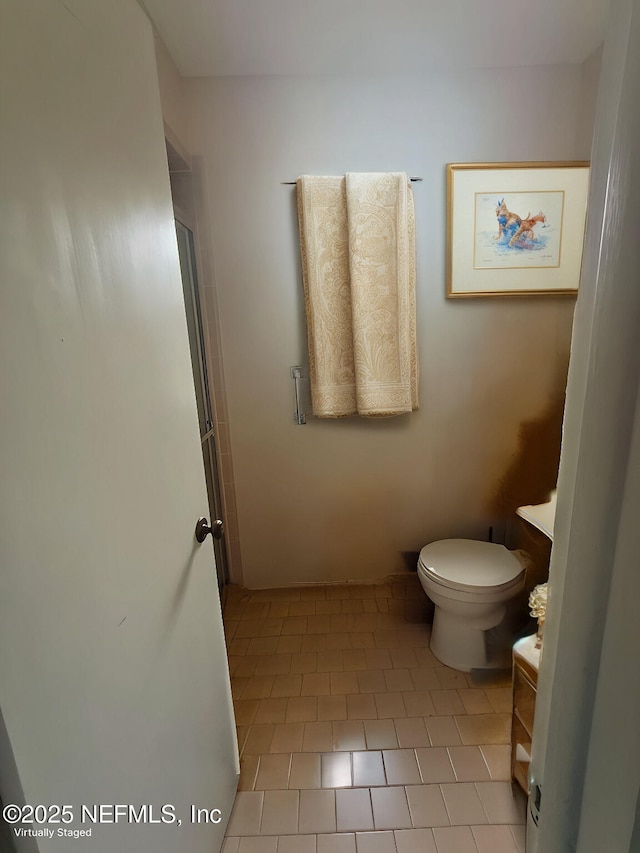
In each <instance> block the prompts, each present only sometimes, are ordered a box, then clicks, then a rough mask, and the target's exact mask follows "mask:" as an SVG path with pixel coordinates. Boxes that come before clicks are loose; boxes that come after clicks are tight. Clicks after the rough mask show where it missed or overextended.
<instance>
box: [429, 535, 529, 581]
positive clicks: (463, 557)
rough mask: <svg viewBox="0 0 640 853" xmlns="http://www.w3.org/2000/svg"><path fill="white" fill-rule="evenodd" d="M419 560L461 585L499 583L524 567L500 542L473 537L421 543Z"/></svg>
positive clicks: (440, 575)
mask: <svg viewBox="0 0 640 853" xmlns="http://www.w3.org/2000/svg"><path fill="white" fill-rule="evenodd" d="M420 562H421V563H422V565H423V566H424V567H425V568H426V569H428V570H429V572H431V573H432V574H433V575H435V576H436V577H441V578H442V579H443V580H449V581H453V582H454V583H457V584H458V583H459V584H464V585H465V586H500V585H502V584H505V583H508V582H509V581H512V580H514V579H515V578H517V577H518V575H519V574H521V572H523V571H524V569H523V567H522V565H521V563H520V561H519V560H518V559H517V557H515V556H514V555H513V554H512V553H511V551H509V550H507V548H505V547H504V545H497V544H496V543H494V542H481V541H479V540H477V539H441V540H439V541H438V542H432V543H431V544H430V545H425V546H424V548H423V549H422V551H420Z"/></svg>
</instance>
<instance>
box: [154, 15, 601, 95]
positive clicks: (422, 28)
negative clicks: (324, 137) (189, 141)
mask: <svg viewBox="0 0 640 853" xmlns="http://www.w3.org/2000/svg"><path fill="white" fill-rule="evenodd" d="M139 2H140V3H141V5H143V6H144V7H145V8H146V10H147V12H148V14H149V16H150V17H151V19H152V21H153V22H154V24H155V26H156V28H157V30H158V32H159V34H160V37H161V38H162V40H163V41H164V43H165V44H166V46H167V48H168V49H169V52H170V53H171V55H172V57H173V59H174V62H175V63H176V65H177V67H178V70H179V71H180V73H181V74H182V75H183V76H185V77H210V76H229V75H265V74H414V73H420V72H423V71H429V70H433V69H434V68H441V67H445V68H447V69H451V68H454V67H465V68H470V67H472V68H483V67H509V66H523V65H525V66H526V65H551V64H557V63H580V62H583V61H584V60H585V59H586V58H587V57H588V56H589V55H590V54H591V53H593V51H594V50H596V48H597V47H598V46H599V45H600V44H601V43H602V41H603V39H604V35H605V30H606V21H607V15H608V7H609V0H438V1H436V0H139ZM531 85H532V86H535V78H532V79H531Z"/></svg>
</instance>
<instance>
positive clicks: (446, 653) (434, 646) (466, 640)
mask: <svg viewBox="0 0 640 853" xmlns="http://www.w3.org/2000/svg"><path fill="white" fill-rule="evenodd" d="M489 634H492V636H491V637H489V636H488V635H489ZM495 639H496V638H495V636H494V631H488V630H486V629H482V628H476V627H473V626H470V625H469V620H468V619H465V618H464V617H463V618H456V616H455V615H454V614H451V613H446V612H443V611H442V610H441V609H440V608H439V607H436V608H435V612H434V614H433V628H432V631H431V643H430V645H431V651H432V652H433V653H434V655H435V656H436V657H437V658H438V660H439V661H440V662H441V663H443V664H445V666H449V667H451V668H452V669H457V670H460V671H461V672H471V670H473V669H502V668H504V667H507V666H509V665H510V661H511V657H510V648H507V647H505V645H504V642H500V643H496V642H495ZM492 640H493V641H494V642H491V641H492Z"/></svg>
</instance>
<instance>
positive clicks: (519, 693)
mask: <svg viewBox="0 0 640 853" xmlns="http://www.w3.org/2000/svg"><path fill="white" fill-rule="evenodd" d="M535 706H536V688H535V687H534V686H533V684H531V682H530V681H529V679H528V678H527V677H526V676H525V675H524V673H523V672H522V670H521V669H519V668H518V667H517V666H516V667H515V669H514V673H513V710H514V713H515V714H517V716H518V718H519V719H520V721H521V722H522V725H523V726H524V727H525V729H526V730H527V732H528V733H529V736H531V734H532V733H533V716H534V711H535Z"/></svg>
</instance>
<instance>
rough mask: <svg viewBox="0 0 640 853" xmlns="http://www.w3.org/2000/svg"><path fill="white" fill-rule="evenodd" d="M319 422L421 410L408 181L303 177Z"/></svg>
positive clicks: (301, 209) (301, 204)
mask: <svg viewBox="0 0 640 853" xmlns="http://www.w3.org/2000/svg"><path fill="white" fill-rule="evenodd" d="M297 183H298V220H299V226H300V247H301V255H302V272H303V281H304V292H305V310H306V316H307V335H308V342H309V368H310V384H311V400H312V407H313V414H314V415H315V416H316V417H325V418H326V417H333V418H335V417H345V416H347V415H353V414H360V415H363V416H367V417H376V416H389V415H399V414H403V413H405V412H411V411H412V410H413V409H417V407H418V399H417V356H416V336H415V320H416V318H415V220H414V214H413V196H412V193H411V187H410V185H409V182H408V180H407V177H406V175H404V174H402V173H392V174H359V173H351V172H350V173H348V174H347V176H346V180H345V178H337V177H312V176H309V175H303V176H302V177H300V178H298V182H297Z"/></svg>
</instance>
